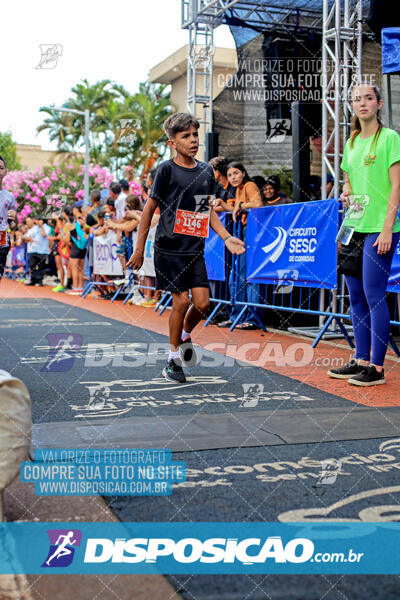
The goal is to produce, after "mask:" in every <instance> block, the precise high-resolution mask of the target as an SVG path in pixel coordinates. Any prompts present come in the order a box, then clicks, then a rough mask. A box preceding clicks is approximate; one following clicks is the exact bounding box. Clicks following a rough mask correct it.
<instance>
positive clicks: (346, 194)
mask: <svg viewBox="0 0 400 600" xmlns="http://www.w3.org/2000/svg"><path fill="white" fill-rule="evenodd" d="M350 196H351V193H350V192H349V190H346V189H343V192H342V194H341V196H340V199H341V201H342V202H343V204H344V206H345V208H346V209H347V208H348V207H349V204H350Z"/></svg>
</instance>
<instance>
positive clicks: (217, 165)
mask: <svg viewBox="0 0 400 600" xmlns="http://www.w3.org/2000/svg"><path fill="white" fill-rule="evenodd" d="M209 164H210V165H211V166H212V168H213V169H214V170H215V171H219V173H221V175H223V176H224V177H226V171H227V166H228V165H229V160H228V159H227V158H225V156H215V157H214V158H212V159H211V160H210V161H209Z"/></svg>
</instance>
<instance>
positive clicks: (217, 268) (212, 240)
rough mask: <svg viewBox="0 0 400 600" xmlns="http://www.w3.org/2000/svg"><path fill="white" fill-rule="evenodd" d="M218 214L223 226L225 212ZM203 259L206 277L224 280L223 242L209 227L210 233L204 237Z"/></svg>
mask: <svg viewBox="0 0 400 600" xmlns="http://www.w3.org/2000/svg"><path fill="white" fill-rule="evenodd" d="M217 214H218V213H217ZM218 216H219V218H220V221H221V223H222V225H223V226H224V227H225V213H220V214H218ZM204 259H205V261H206V267H207V275H208V279H211V280H214V281H225V244H224V242H223V241H222V240H221V238H220V237H219V236H218V235H217V234H216V233H215V231H213V230H212V229H211V227H210V235H209V236H208V238H207V239H206V245H205V249H204Z"/></svg>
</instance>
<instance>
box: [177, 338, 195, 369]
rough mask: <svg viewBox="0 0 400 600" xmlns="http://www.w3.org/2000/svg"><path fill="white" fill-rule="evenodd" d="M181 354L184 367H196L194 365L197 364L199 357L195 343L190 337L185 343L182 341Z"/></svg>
mask: <svg viewBox="0 0 400 600" xmlns="http://www.w3.org/2000/svg"><path fill="white" fill-rule="evenodd" d="M179 352H180V353H181V359H182V363H183V365H184V366H185V367H194V365H195V364H196V363H197V355H196V351H195V349H194V348H193V343H192V340H191V339H190V337H189V338H187V339H186V340H185V341H183V340H182V341H181V345H180V346H179Z"/></svg>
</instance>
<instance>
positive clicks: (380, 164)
mask: <svg viewBox="0 0 400 600" xmlns="http://www.w3.org/2000/svg"><path fill="white" fill-rule="evenodd" d="M352 105H353V110H354V113H355V116H354V119H353V130H352V133H351V136H350V139H349V140H348V141H347V143H346V147H345V150H344V154H343V160H342V164H341V167H342V169H343V170H344V171H345V184H344V186H343V193H342V196H341V199H342V201H343V202H344V204H345V205H346V207H347V208H348V210H347V212H346V217H345V225H346V227H348V228H349V230H348V231H349V232H350V233H351V234H352V238H351V241H350V243H349V246H348V248H351V250H352V251H353V250H354V254H353V258H352V259H351V260H350V263H349V262H348V263H347V265H346V266H345V267H342V269H341V270H342V272H343V273H344V275H345V278H346V285H347V287H348V290H349V294H350V303H351V311H352V320H353V328H354V339H355V342H356V353H355V357H354V359H353V360H352V361H351V362H350V363H348V364H347V365H345V366H344V367H342V368H340V369H332V370H331V371H328V375H330V376H331V377H335V378H342V379H347V380H348V381H349V383H351V384H353V385H360V386H370V385H377V384H381V383H385V376H384V370H383V362H384V359H385V354H386V349H387V345H388V341H389V330H390V317H389V310H388V306H387V303H386V297H385V296H386V286H387V282H388V277H389V273H390V266H391V263H392V258H393V254H394V251H395V249H396V246H397V244H398V241H399V237H400V234H399V232H400V222H399V219H398V217H397V213H398V210H399V203H400V136H399V135H398V134H397V133H396V132H395V131H393V130H392V129H388V128H387V127H383V125H382V122H381V120H380V116H379V111H380V109H381V107H382V98H381V94H380V91H379V88H378V87H377V86H376V85H359V86H357V87H356V88H355V89H354V91H353V98H352ZM344 252H345V250H344V251H343V254H344ZM347 256H349V255H348V254H347ZM343 264H344V263H343Z"/></svg>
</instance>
